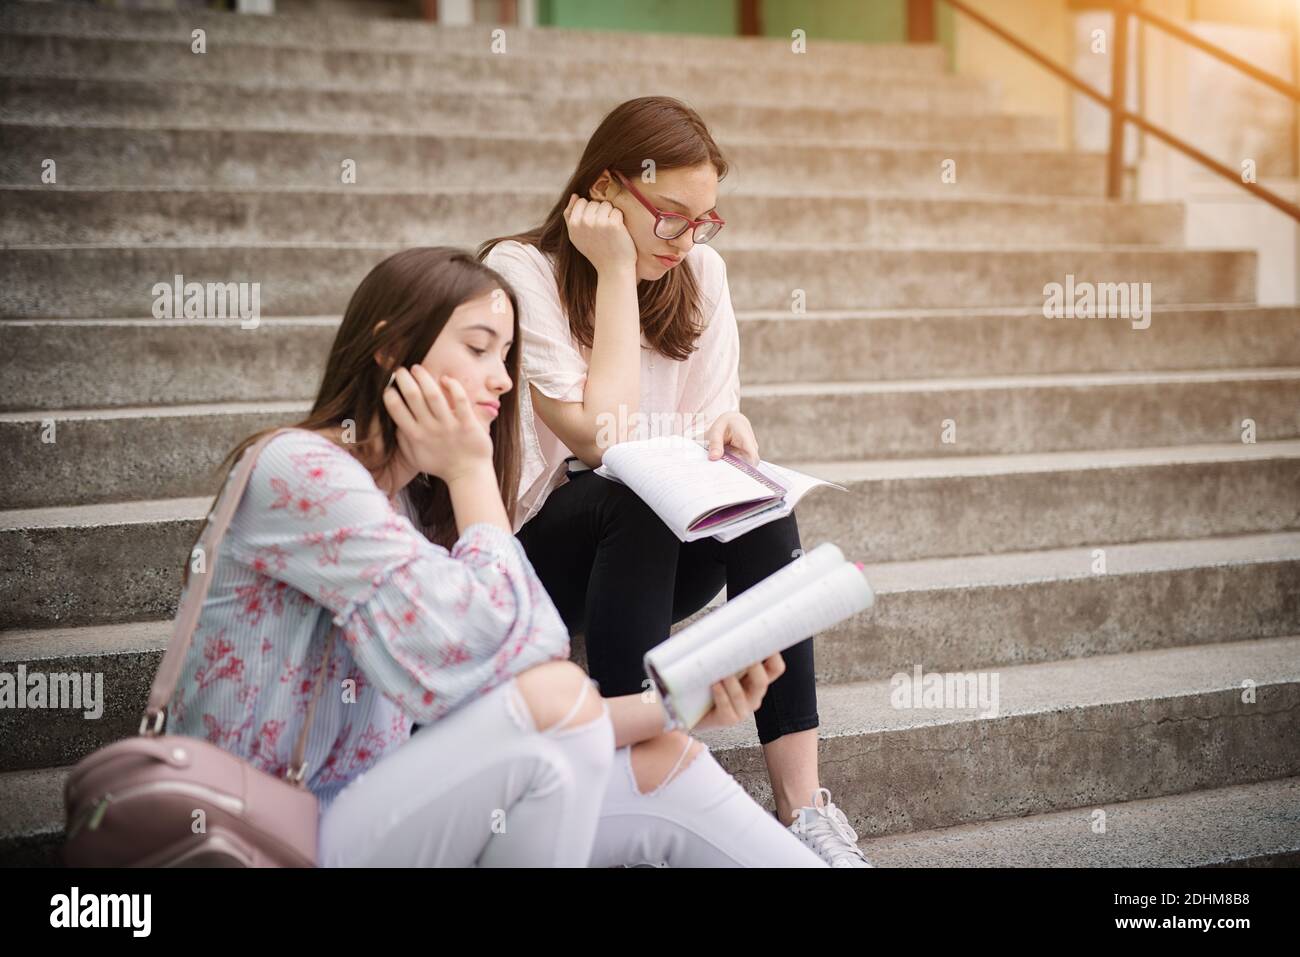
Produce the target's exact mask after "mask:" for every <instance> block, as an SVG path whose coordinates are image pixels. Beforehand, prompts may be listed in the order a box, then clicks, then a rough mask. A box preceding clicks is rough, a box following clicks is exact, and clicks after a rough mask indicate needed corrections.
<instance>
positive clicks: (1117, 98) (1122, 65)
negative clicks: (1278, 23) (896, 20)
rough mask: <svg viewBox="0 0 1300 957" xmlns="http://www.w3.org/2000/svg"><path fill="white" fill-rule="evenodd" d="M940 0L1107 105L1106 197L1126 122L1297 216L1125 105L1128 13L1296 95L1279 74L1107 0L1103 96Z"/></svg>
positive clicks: (1285, 203)
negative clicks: (1106, 89) (1110, 35)
mask: <svg viewBox="0 0 1300 957" xmlns="http://www.w3.org/2000/svg"><path fill="white" fill-rule="evenodd" d="M943 2H944V3H947V4H948V5H949V6H950V7H952V8H953V9H954V10H956V11H957V12H959V13H961V14H963V15H964V16H966V17H969V18H970V19H972V20H974V21H975V22H976V23H978V24H979V25H980V26H982V27H984V28H985V29H986V30H988V31H989V32H991V33H993V34H995V35H996V36H998V37H999V38H1001V39H1002V40H1004V41H1006V42H1007V43H1009V44H1011V45H1012V46H1013V47H1015V48H1016V49H1017V50H1019V51H1020V52H1021V53H1023V54H1025V55H1026V56H1028V57H1029V58H1030V59H1032V60H1034V61H1035V62H1036V63H1038V64H1039V65H1040V66H1043V67H1045V68H1046V69H1048V70H1049V71H1051V72H1052V73H1054V74H1056V75H1057V76H1058V77H1060V78H1061V79H1062V80H1064V81H1065V82H1066V83H1068V84H1070V85H1071V86H1072V87H1074V88H1075V89H1076V90H1078V91H1079V92H1080V93H1082V94H1084V95H1085V96H1087V97H1089V98H1090V99H1092V100H1095V101H1096V102H1098V103H1100V104H1101V105H1102V106H1104V107H1106V109H1108V110H1110V120H1111V122H1110V144H1109V145H1110V149H1109V152H1108V156H1107V163H1106V195H1107V196H1108V197H1109V198H1110V199H1119V198H1120V174H1121V172H1122V169H1123V159H1124V128H1125V125H1126V124H1128V123H1132V124H1133V125H1134V126H1136V127H1137V128H1138V129H1140V130H1142V131H1143V132H1144V133H1148V134H1150V135H1151V136H1154V137H1155V138H1156V139H1158V140H1160V141H1161V142H1163V143H1165V144H1166V145H1168V146H1170V147H1172V148H1174V149H1176V150H1178V151H1179V152H1180V153H1182V154H1183V155H1184V156H1187V157H1188V158H1190V159H1192V160H1195V161H1196V162H1197V163H1200V164H1201V165H1202V166H1204V167H1205V168H1207V169H1209V170H1210V171H1212V172H1214V173H1217V174H1218V175H1220V176H1222V177H1223V178H1224V179H1227V180H1229V181H1230V182H1232V183H1235V184H1236V185H1238V186H1240V187H1241V188H1242V189H1244V190H1246V191H1247V192H1248V193H1251V194H1252V195H1254V196H1257V197H1258V198H1259V199H1262V200H1264V202H1266V203H1269V204H1270V205H1272V206H1274V207H1276V208H1277V209H1280V210H1281V211H1282V212H1284V213H1286V214H1287V215H1288V216H1290V217H1291V218H1292V219H1294V220H1296V221H1297V222H1300V206H1297V205H1296V204H1295V203H1292V202H1290V201H1289V200H1286V199H1284V198H1282V197H1281V196H1279V195H1278V194H1277V193H1274V192H1273V191H1272V190H1269V189H1265V188H1264V187H1263V186H1260V185H1259V184H1258V183H1248V182H1246V181H1245V180H1243V179H1242V178H1241V176H1240V174H1239V173H1238V172H1237V171H1236V170H1234V169H1233V168H1232V167H1230V166H1226V165H1224V164H1223V163H1220V162H1219V161H1218V160H1215V159H1213V158H1212V157H1210V156H1209V155H1207V154H1206V153H1204V152H1202V151H1201V150H1198V149H1197V148H1196V147H1195V146H1192V145H1191V144H1190V143H1188V142H1187V141H1186V140H1184V139H1182V138H1181V137H1178V136H1176V135H1174V134H1173V133H1170V132H1169V131H1168V130H1166V129H1164V128H1162V127H1159V126H1156V125H1155V124H1154V123H1152V122H1150V121H1149V120H1147V119H1146V118H1145V117H1143V116H1141V115H1140V114H1137V113H1132V112H1130V111H1129V110H1128V109H1126V108H1125V105H1124V98H1125V93H1126V90H1125V87H1126V80H1127V77H1128V23H1129V21H1128V18H1129V16H1137V17H1140V18H1141V19H1144V20H1146V21H1148V22H1149V23H1150V24H1151V25H1152V26H1154V27H1156V28H1157V29H1160V30H1164V31H1165V32H1166V33H1168V34H1169V35H1170V36H1172V37H1174V38H1175V39H1178V40H1182V41H1184V42H1185V43H1188V44H1190V45H1192V46H1194V47H1196V48H1197V49H1199V50H1202V51H1204V52H1206V53H1208V54H1210V55H1211V56H1213V57H1216V58H1217V59H1219V60H1221V61H1222V62H1224V63H1226V64H1228V65H1229V66H1231V67H1235V68H1236V69H1238V70H1241V71H1242V72H1243V73H1245V74H1246V75H1248V76H1250V77H1252V78H1253V79H1256V80H1258V81H1260V82H1261V83H1265V84H1267V85H1268V86H1270V87H1272V88H1273V89H1275V90H1277V91H1278V92H1280V93H1283V94H1285V95H1286V96H1289V97H1291V98H1292V99H1293V100H1297V101H1300V87H1296V86H1294V85H1292V84H1290V83H1287V82H1286V81H1285V80H1282V79H1279V78H1278V77H1276V76H1274V75H1273V74H1271V73H1268V72H1266V71H1264V70H1261V69H1259V68H1258V67H1256V66H1253V65H1252V64H1250V63H1247V62H1245V61H1244V60H1241V59H1239V58H1238V57H1235V56H1233V55H1232V54H1231V53H1229V52H1227V51H1226V50H1223V49H1221V48H1220V47H1217V46H1215V45H1214V44H1212V43H1210V42H1209V41H1207V40H1203V39H1202V38H1200V37H1198V36H1196V35H1195V34H1194V33H1190V32H1189V31H1187V30H1185V29H1183V28H1182V27H1181V26H1179V25H1178V24H1176V23H1174V22H1173V21H1171V20H1168V19H1166V18H1165V17H1162V16H1160V15H1159V14H1155V13H1151V12H1149V11H1147V10H1143V9H1141V8H1140V7H1138V6H1136V5H1134V4H1132V3H1127V2H1124V0H1113V2H1112V3H1111V4H1110V7H1111V9H1112V10H1114V13H1115V29H1114V43H1113V45H1112V62H1111V66H1112V71H1111V95H1110V96H1107V95H1106V94H1105V93H1102V92H1101V91H1100V90H1098V89H1097V88H1096V87H1094V86H1093V85H1092V84H1090V83H1088V82H1087V81H1086V80H1083V79H1081V78H1080V77H1079V76H1078V75H1077V74H1076V73H1074V72H1072V71H1071V70H1068V69H1066V68H1065V67H1063V66H1061V65H1060V64H1057V63H1054V62H1052V60H1050V59H1049V58H1048V57H1047V56H1046V55H1045V54H1043V53H1042V52H1040V51H1039V50H1036V49H1034V48H1033V47H1031V46H1030V45H1029V44H1028V43H1026V42H1025V41H1024V40H1022V39H1020V38H1019V37H1017V36H1015V35H1014V34H1013V33H1011V32H1009V31H1008V30H1007V29H1006V28H1004V27H1003V26H1001V25H1000V24H998V23H996V22H994V21H993V20H991V19H990V18H989V17H987V16H985V15H984V14H982V13H980V12H979V11H978V10H975V9H973V8H972V7H971V6H970V5H969V4H967V3H965V2H963V0H943Z"/></svg>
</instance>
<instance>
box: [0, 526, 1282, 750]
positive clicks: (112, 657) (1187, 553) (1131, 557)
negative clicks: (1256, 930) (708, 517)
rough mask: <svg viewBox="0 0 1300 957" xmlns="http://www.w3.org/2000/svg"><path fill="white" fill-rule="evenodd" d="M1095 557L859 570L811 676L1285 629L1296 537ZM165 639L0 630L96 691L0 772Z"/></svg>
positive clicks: (17, 647) (34, 720) (154, 634)
mask: <svg viewBox="0 0 1300 957" xmlns="http://www.w3.org/2000/svg"><path fill="white" fill-rule="evenodd" d="M804 540H805V541H806V542H808V543H812V542H816V541H818V539H817V538H812V537H808V536H805V538H804ZM835 541H837V542H839V543H840V544H841V545H842V546H843V547H844V548H845V550H846V553H847V554H856V553H855V552H854V551H853V550H852V549H851V547H850V546H849V544H848V543H847V542H842V541H841V540H840V539H835ZM182 556H183V550H182ZM1095 560H1096V559H1095V556H1094V554H1093V552H1092V550H1091V549H1090V548H1072V549H1049V550H1041V551H1035V552H1023V553H1015V554H1009V555H1001V556H980V557H974V558H963V559H960V560H955V559H939V560H929V561H920V562H886V563H881V562H874V563H870V564H868V565H867V566H866V568H867V573H868V575H869V576H870V578H871V581H872V586H873V588H874V589H875V590H876V593H877V603H876V605H875V607H874V608H873V610H872V611H871V612H870V613H869V614H868V615H863V616H858V617H856V618H853V619H850V620H848V621H846V622H844V623H842V624H840V625H838V626H836V627H835V628H833V629H830V630H828V631H826V632H823V633H821V634H820V635H819V636H818V638H817V676H818V681H819V683H820V684H823V685H829V684H835V683H846V682H860V681H867V680H874V679H879V678H884V677H888V676H890V675H892V674H895V673H897V672H898V671H899V670H900V669H904V670H906V669H909V668H911V667H912V665H913V663H915V662H922V663H924V665H925V667H926V669H928V670H970V669H988V668H996V667H1005V666H1008V665H1021V664H1029V663H1038V662H1045V661H1057V660H1063V659H1067V658H1078V657H1088V656H1097V655H1112V654H1120V653H1124V652H1129V651H1147V650H1153V649H1159V648H1180V647H1191V646H1195V645H1201V644H1213V643H1219V642H1222V641H1223V640H1225V639H1227V638H1231V639H1234V640H1253V639H1259V638H1269V637H1275V636H1277V635H1279V634H1283V635H1284V634H1291V633H1292V632H1294V631H1295V630H1296V628H1297V626H1300V606H1297V604H1296V601H1295V596H1296V594H1297V593H1298V592H1297V586H1298V585H1300V534H1298V533H1296V532H1291V533H1280V534H1272V535H1244V536H1229V537H1219V538H1213V539H1201V540H1191V541H1165V542H1148V543H1140V544H1120V545H1114V546H1107V547H1106V571H1105V573H1104V574H1094V572H1093V568H1094V567H1095V566H1094V563H1095ZM176 564H177V567H179V562H177V563H176ZM723 597H724V596H722V595H719V597H718V599H717V602H715V604H716V603H720V602H721V600H722V598H723ZM174 600H175V599H174V598H173V611H172V612H171V614H174ZM1099 608H1100V609H1104V610H1105V611H1104V614H1099V613H1098V609H1099ZM705 613H706V612H703V611H702V612H700V613H697V614H696V615H694V616H692V617H691V618H690V619H687V620H686V621H684V622H681V623H679V624H678V625H677V626H675V627H674V629H673V630H674V631H676V630H678V628H680V627H684V626H685V625H686V624H689V623H690V622H691V621H693V620H696V619H698V618H699V617H701V616H702V615H703V614H705ZM171 630H172V624H171V621H170V620H168V619H164V620H153V621H141V622H127V623H118V624H95V625H87V626H81V627H69V626H62V627H53V628H35V629H20V630H11V631H6V632H0V667H3V668H4V669H5V670H7V671H9V672H10V673H11V674H15V673H16V669H17V666H18V664H19V663H23V664H24V666H25V667H26V669H27V671H28V672H29V673H30V672H36V671H39V672H44V673H46V674H51V673H100V674H103V676H104V678H103V681H104V685H103V687H104V689H106V690H105V699H106V704H105V707H104V710H103V713H102V715H101V716H100V717H99V718H97V719H93V720H88V719H85V718H83V717H82V713H81V712H73V711H65V712H59V713H53V712H49V711H39V710H13V711H9V712H0V731H5V736H7V737H10V738H12V739H13V740H23V741H26V742H28V747H27V748H25V749H24V751H23V753H22V754H21V755H18V754H15V755H14V756H13V757H12V758H11V759H10V760H9V761H8V763H5V759H4V758H0V770H13V769H15V768H20V767H41V766H44V765H53V764H64V763H73V762H75V761H76V760H78V759H79V758H80V757H81V756H82V755H84V754H86V753H89V751H91V750H93V749H94V748H96V747H100V746H102V745H103V744H106V743H108V742H109V741H112V740H115V739H116V738H117V737H120V736H122V735H125V734H129V733H131V732H132V731H133V730H134V729H135V728H136V727H137V726H138V724H139V717H140V714H141V713H142V712H143V707H144V702H145V700H146V699H147V697H148V692H149V686H150V683H151V682H152V679H153V674H154V672H155V671H156V669H157V666H158V662H159V660H160V659H161V654H162V651H163V650H164V649H165V648H166V645H167V642H168V640H169V638H170V636H171ZM585 645H586V642H585V639H584V637H583V636H582V635H578V636H576V638H575V641H574V645H573V655H574V659H575V660H576V661H578V662H579V663H580V664H583V665H584V666H585V662H586V647H585Z"/></svg>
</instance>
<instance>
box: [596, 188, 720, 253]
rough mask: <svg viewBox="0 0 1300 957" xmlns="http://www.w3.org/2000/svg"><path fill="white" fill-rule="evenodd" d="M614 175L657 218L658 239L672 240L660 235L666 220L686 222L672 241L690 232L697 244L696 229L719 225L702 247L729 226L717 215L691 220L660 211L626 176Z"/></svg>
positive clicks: (687, 217) (656, 231)
mask: <svg viewBox="0 0 1300 957" xmlns="http://www.w3.org/2000/svg"><path fill="white" fill-rule="evenodd" d="M613 173H614V175H615V176H617V177H618V178H619V181H620V182H622V184H623V185H624V186H626V187H627V188H628V192H630V193H631V194H632V195H633V196H635V197H636V199H637V202H639V203H640V204H641V205H642V206H644V207H645V208H646V209H647V210H649V211H650V215H651V216H653V217H654V218H655V225H654V234H655V236H656V238H658V239H664V240H667V241H670V242H671V240H670V239H669V238H668V237H666V236H660V235H659V223H660V222H661V221H663V220H665V219H683V220H685V221H686V226H685V227H683V228H682V231H681V232H680V233H678V234H677V235H676V236H673V237H672V239H678V238H680V237H681V236H682V235H683V234H685V233H686V231H687V230H690V233H691V241H692V242H697V243H698V242H701V241H700V240H698V239H696V238H695V230H696V227H699V226H703V225H705V224H706V223H712V224H715V225H717V227H718V228H717V230H716V231H715V232H714V233H713V235H712V236H710V237H709V238H708V239H705V240H703V242H702V245H707V244H708V243H711V242H713V240H715V239H717V238H718V233H720V232H722V227H723V226H725V225H727V221H726V220H725V219H723V218H722V217H721V216H718V215H716V214H715V215H714V216H711V217H710V218H708V219H691V218H690V217H689V216H683V215H682V214H681V213H672V212H668V213H665V212H664V211H663V210H660V209H658V208H657V207H656V206H655V205H654V204H653V203H651V202H650V200H648V199H646V198H645V197H644V196H642V195H641V191H640V190H639V189H637V188H636V187H635V186H633V185H632V183H631V181H630V180H629V179H628V178H627V177H626V176H624V175H623V174H622V173H620V172H619V171H618V170H613Z"/></svg>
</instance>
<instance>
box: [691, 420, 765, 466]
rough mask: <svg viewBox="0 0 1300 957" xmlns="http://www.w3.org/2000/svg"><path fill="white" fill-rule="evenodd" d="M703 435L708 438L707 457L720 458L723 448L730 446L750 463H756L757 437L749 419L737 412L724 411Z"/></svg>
mask: <svg viewBox="0 0 1300 957" xmlns="http://www.w3.org/2000/svg"><path fill="white" fill-rule="evenodd" d="M704 437H705V438H706V439H708V440H709V458H710V459H720V458H722V453H723V450H724V449H725V448H726V447H727V446H731V447H732V448H733V449H735V451H737V452H739V453H740V455H741V457H742V458H744V459H745V460H746V461H747V462H749V464H750V465H757V464H758V439H756V438H754V427H753V426H752V425H750V424H749V419H747V418H745V417H744V416H743V415H741V414H740V413H739V412H724V413H722V415H720V416H718V417H717V419H715V420H714V422H713V424H712V425H711V426H709V431H708V432H706V433H705V435H704Z"/></svg>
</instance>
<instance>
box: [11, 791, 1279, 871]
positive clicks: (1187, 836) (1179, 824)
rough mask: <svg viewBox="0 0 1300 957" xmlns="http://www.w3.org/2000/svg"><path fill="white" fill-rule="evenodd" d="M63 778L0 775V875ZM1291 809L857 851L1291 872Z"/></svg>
mask: <svg viewBox="0 0 1300 957" xmlns="http://www.w3.org/2000/svg"><path fill="white" fill-rule="evenodd" d="M66 773H67V770H66V769H65V768H50V769H42V770H39V771H11V772H8V773H0V794H3V795H5V796H6V797H8V798H10V799H11V800H12V801H13V802H15V807H14V810H13V812H11V813H10V814H9V815H6V816H5V817H4V818H3V820H0V828H3V829H2V830H0V866H6V867H33V866H59V864H60V862H59V858H58V848H59V842H60V841H61V839H62V834H63V790H62V789H63V780H64V777H65V775H66ZM19 802H21V803H19ZM1297 808H1300V777H1290V778H1278V779H1276V780H1272V781H1261V782H1260V783H1258V784H1239V785H1232V786H1229V787H1225V788H1210V789H1208V790H1203V791H1193V792H1191V793H1188V794H1173V795H1169V796H1168V797H1160V798H1148V799H1146V800H1142V801H1121V802H1118V803H1116V804H1113V805H1108V806H1105V807H1101V808H1086V809H1077V810H1071V811H1056V812H1053V813H1049V814H1031V815H1028V816H1027V817H1020V818H1009V819H1003V820H998V821H987V822H983V823H980V824H959V825H956V826H954V827H947V828H938V829H935V830H930V831H919V832H916V833H912V834H896V835H891V836H887V837H876V838H866V839H864V840H862V841H861V842H860V846H861V847H862V849H863V851H864V852H865V853H866V854H867V856H868V858H869V859H870V860H871V862H872V863H873V864H874V865H875V866H876V867H944V868H951V867H1180V868H1183V867H1243V866H1248V867H1296V866H1300V811H1298V810H1297ZM1098 810H1100V811H1102V812H1104V815H1105V816H1104V818H1101V817H1099V815H1097V813H1096V812H1097V811H1098ZM1101 826H1104V828H1105V830H1101V831H1099V830H1098V828H1099V827H1101Z"/></svg>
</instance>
